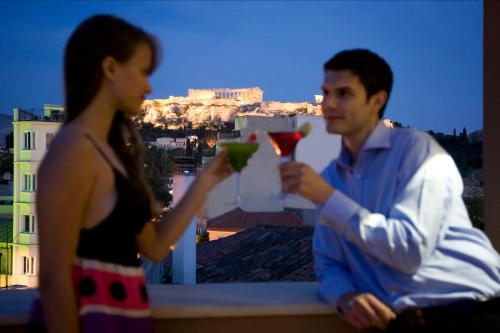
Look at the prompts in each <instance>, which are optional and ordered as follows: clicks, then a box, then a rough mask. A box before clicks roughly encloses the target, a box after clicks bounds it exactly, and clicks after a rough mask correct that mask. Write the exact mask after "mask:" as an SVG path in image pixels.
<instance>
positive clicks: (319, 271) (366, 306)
mask: <svg viewBox="0 0 500 333" xmlns="http://www.w3.org/2000/svg"><path fill="white" fill-rule="evenodd" d="M313 254H314V261H315V272H316V277H317V278H318V294H319V296H320V297H321V298H322V299H323V300H324V301H325V302H327V303H329V304H331V305H332V306H333V307H334V308H335V310H336V311H337V312H339V313H340V314H341V315H342V316H343V318H344V319H345V320H346V321H347V322H348V323H349V324H351V325H352V326H354V327H356V328H360V329H362V328H367V327H372V326H377V327H379V328H381V329H384V328H385V327H386V326H387V324H388V323H389V321H391V320H392V319H394V318H395V317H396V315H395V313H394V312H393V311H392V309H391V308H390V307H389V306H387V305H386V304H384V303H383V302H382V301H380V300H379V299H378V298H376V297H375V296H374V295H372V294H368V293H359V292H358V291H357V288H356V286H355V284H354V280H353V277H352V275H351V273H350V270H349V268H348V267H347V266H346V264H345V258H344V255H343V252H342V249H341V248H340V243H339V242H338V236H337V235H336V234H335V232H334V231H333V230H332V228H330V227H327V226H325V225H320V224H317V225H316V227H315V229H314V238H313Z"/></svg>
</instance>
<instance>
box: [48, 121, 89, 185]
mask: <svg viewBox="0 0 500 333" xmlns="http://www.w3.org/2000/svg"><path fill="white" fill-rule="evenodd" d="M96 161H97V159H96V150H95V148H94V146H93V145H92V143H91V142H90V140H89V139H88V137H87V135H86V132H85V131H83V130H81V129H78V128H77V127H73V126H70V125H67V126H63V127H61V129H60V130H59V132H58V133H57V134H56V136H55V137H54V139H53V140H52V142H51V144H50V147H49V151H48V152H47V154H46V155H45V157H44V160H43V162H42V165H41V167H40V172H41V173H44V172H45V171H46V170H52V171H53V172H52V173H57V172H64V173H66V172H68V171H69V172H70V173H75V172H76V173H84V174H87V175H88V172H91V171H92V170H94V169H95V168H94V167H95V165H96Z"/></svg>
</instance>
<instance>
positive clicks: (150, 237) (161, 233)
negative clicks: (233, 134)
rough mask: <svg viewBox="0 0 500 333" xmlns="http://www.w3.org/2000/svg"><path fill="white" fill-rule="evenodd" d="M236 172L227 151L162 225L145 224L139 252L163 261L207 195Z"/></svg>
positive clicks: (165, 217) (169, 213)
mask: <svg viewBox="0 0 500 333" xmlns="http://www.w3.org/2000/svg"><path fill="white" fill-rule="evenodd" d="M232 172H233V171H232V169H231V167H230V165H229V163H228V162H227V152H225V151H224V152H222V153H220V154H219V155H218V156H217V157H215V158H214V159H213V160H212V162H210V164H209V165H207V166H206V167H205V168H204V169H203V170H202V172H201V173H200V174H199V175H198V176H197V177H196V179H195V180H194V182H193V183H192V185H191V186H190V187H189V189H188V191H187V192H186V194H185V195H184V196H183V197H182V199H181V200H180V201H179V203H178V204H177V205H176V206H175V208H174V209H172V210H170V211H169V212H168V213H167V214H165V215H164V216H163V217H162V218H161V220H160V221H159V222H158V223H147V224H146V225H145V227H144V229H143V230H142V232H141V233H140V234H139V236H138V237H137V244H138V248H139V251H140V252H141V253H142V254H144V255H145V256H146V257H148V258H149V259H151V260H153V261H156V262H159V261H161V260H162V259H163V258H164V257H165V256H166V255H167V254H168V251H169V248H170V246H171V245H173V244H174V243H175V242H176V241H177V239H178V238H179V237H180V236H181V235H182V233H183V232H184V230H185V229H186V227H187V226H188V225H189V223H190V221H191V219H192V218H193V216H194V214H195V213H196V212H197V211H198V209H199V208H200V207H201V205H202V204H203V201H204V200H205V196H206V194H207V193H208V192H209V191H210V190H211V189H212V188H213V187H214V186H215V185H217V184H218V183H219V182H221V181H222V180H224V179H226V178H227V177H229V176H230V175H231V174H232Z"/></svg>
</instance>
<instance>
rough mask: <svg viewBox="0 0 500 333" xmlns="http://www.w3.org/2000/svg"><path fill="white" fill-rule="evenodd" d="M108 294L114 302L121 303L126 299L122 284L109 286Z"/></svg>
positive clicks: (117, 283) (116, 283)
mask: <svg viewBox="0 0 500 333" xmlns="http://www.w3.org/2000/svg"><path fill="white" fill-rule="evenodd" d="M109 292H110V293H111V297H113V299H114V300H115V301H120V302H122V301H124V300H126V299H127V291H126V290H125V287H124V286H123V284H122V283H121V282H119V281H115V282H113V283H111V285H110V286H109Z"/></svg>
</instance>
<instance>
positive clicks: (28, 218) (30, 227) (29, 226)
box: [21, 214, 35, 233]
mask: <svg viewBox="0 0 500 333" xmlns="http://www.w3.org/2000/svg"><path fill="white" fill-rule="evenodd" d="M21 232H26V233H35V216H34V215H25V214H21Z"/></svg>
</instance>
